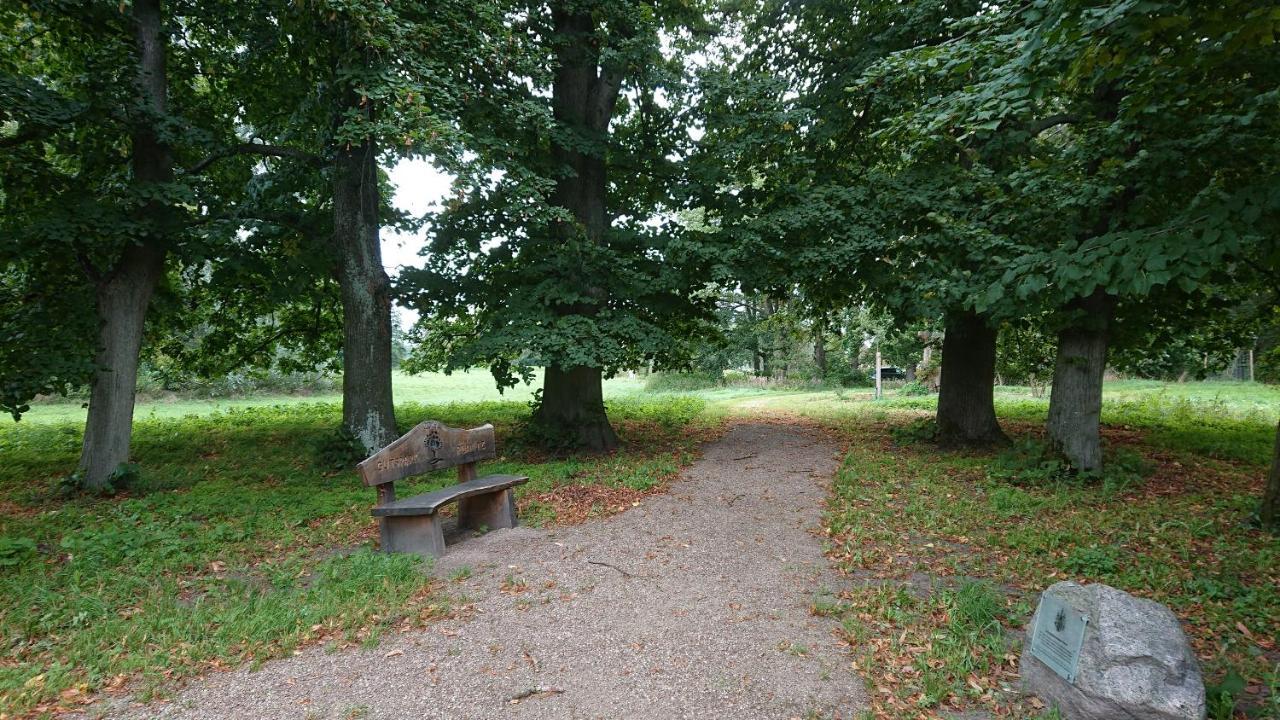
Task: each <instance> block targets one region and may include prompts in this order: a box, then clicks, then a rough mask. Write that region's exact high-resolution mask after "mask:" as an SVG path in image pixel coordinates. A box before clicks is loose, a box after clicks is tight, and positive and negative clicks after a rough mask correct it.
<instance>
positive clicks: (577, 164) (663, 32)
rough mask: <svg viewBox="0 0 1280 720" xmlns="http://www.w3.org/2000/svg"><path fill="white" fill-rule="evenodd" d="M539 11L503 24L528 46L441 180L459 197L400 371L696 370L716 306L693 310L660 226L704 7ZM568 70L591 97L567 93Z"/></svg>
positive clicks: (509, 12)
mask: <svg viewBox="0 0 1280 720" xmlns="http://www.w3.org/2000/svg"><path fill="white" fill-rule="evenodd" d="M535 7H536V9H534V10H530V11H526V9H524V8H521V7H518V6H511V7H509V8H505V13H506V14H502V15H500V19H501V20H503V21H504V22H506V23H507V24H508V25H510V26H512V27H518V28H519V29H520V32H513V33H512V34H511V37H510V38H509V43H510V47H512V48H515V50H514V51H513V53H512V54H513V56H514V57H515V60H513V63H514V64H512V65H508V66H505V67H501V68H500V70H501V73H500V74H497V77H498V78H499V79H500V80H501V82H495V86H494V88H493V91H492V92H485V93H479V94H477V95H476V96H475V97H473V98H471V100H470V102H469V103H468V105H467V108H466V111H465V112H464V113H463V116H462V122H461V125H462V129H463V131H464V133H465V141H466V142H465V144H464V145H465V149H466V150H467V151H468V152H469V153H471V155H469V156H467V157H466V159H465V162H463V161H456V162H455V161H448V162H447V168H446V169H448V170H450V171H451V172H454V173H455V174H456V176H457V180H456V181H455V190H456V195H455V197H454V199H453V200H451V201H450V202H449V203H448V204H447V205H446V207H445V208H444V211H443V212H442V213H441V214H439V215H438V216H437V217H436V218H434V219H433V221H432V222H431V224H430V226H429V227H428V232H429V247H428V248H425V249H424V251H423V255H424V258H425V267H424V268H423V269H420V270H417V269H414V270H405V271H404V272H403V273H402V275H401V277H400V279H399V282H398V284H397V292H398V294H399V298H400V300H401V301H402V302H404V303H405V304H407V305H409V306H410V307H413V308H415V309H416V310H418V311H419V312H420V313H421V317H422V320H421V321H420V323H419V324H418V326H417V327H416V328H415V329H414V331H413V333H412V336H413V339H414V340H415V342H416V343H417V348H416V350H415V352H414V354H413V355H412V356H411V357H410V359H409V361H408V362H407V363H406V368H407V369H409V370H410V371H420V370H445V371H450V370H454V369H460V368H469V367H476V366H488V367H489V368H490V369H491V371H492V372H493V374H494V377H495V379H496V381H497V383H498V385H499V386H500V387H506V386H510V385H513V384H515V383H516V382H517V381H518V379H519V378H522V377H527V376H528V374H529V373H530V372H531V369H532V367H533V366H535V365H541V366H551V367H559V368H573V367H579V366H585V367H590V368H599V369H601V370H603V372H604V374H605V375H606V376H607V375H612V374H615V373H616V372H619V371H624V370H626V369H629V368H635V367H638V366H642V365H646V364H648V363H650V362H652V363H655V364H656V365H657V366H658V367H683V366H686V365H687V364H688V361H689V359H690V352H689V350H690V340H691V339H693V338H696V337H701V336H703V335H705V334H709V333H710V328H709V327H707V320H708V319H709V318H710V316H711V313H712V304H713V300H712V298H711V297H710V295H709V294H705V293H699V292H697V291H699V290H701V289H702V288H703V286H704V285H705V283H706V282H707V280H708V276H707V272H706V270H705V266H706V262H705V260H704V257H703V253H702V251H701V249H700V248H699V247H698V246H697V244H696V243H694V242H692V241H691V240H690V238H689V237H688V236H687V235H686V234H685V233H684V232H682V230H681V228H680V226H679V224H678V223H676V222H673V221H671V220H670V219H669V218H666V217H663V216H662V215H661V214H660V213H661V212H662V210H663V209H665V208H671V207H673V206H674V203H673V202H671V200H670V195H671V192H672V189H673V187H674V185H675V183H673V182H671V181H672V178H673V175H674V173H675V168H674V166H673V164H672V162H671V161H670V160H669V159H668V158H669V157H670V156H672V155H673V154H675V153H678V152H681V151H682V150H683V149H684V146H686V145H687V144H688V143H689V137H688V134H687V132H686V131H685V129H684V128H685V127H686V122H687V121H686V120H685V119H684V118H683V117H682V113H681V108H682V104H683V103H684V102H685V94H686V89H685V77H684V74H685V71H684V68H683V58H684V57H686V55H687V52H688V50H689V49H690V48H691V47H692V46H693V45H694V44H695V42H694V41H693V39H692V38H691V37H690V36H689V33H690V32H692V30H693V29H694V28H698V29H703V27H702V26H703V25H704V24H705V22H704V21H703V19H702V18H701V16H700V13H701V11H702V6H700V5H697V4H693V5H690V4H687V3H667V2H639V1H631V2H598V1H593V2H586V3H582V2H577V3H551V4H550V7H549V8H548V7H547V6H544V5H541V4H538V5H536V6H535ZM550 9H554V11H549V10H550ZM575 22H581V23H583V24H584V25H585V26H586V27H577V26H575V25H573V23H575ZM662 38H666V39H667V40H668V42H665V43H664V42H663V40H662ZM570 66H572V68H573V69H572V70H571V71H568V72H567V74H566V76H567V75H572V74H573V73H578V72H583V73H584V75H583V77H584V78H589V79H588V80H584V81H583V82H584V83H587V84H590V85H591V87H592V88H594V89H591V90H587V89H581V92H578V90H575V87H576V86H574V85H573V84H571V83H568V84H566V83H557V78H561V74H558V72H557V70H558V67H570ZM491 72H492V71H489V70H483V71H482V75H483V76H484V77H490V73H491ZM624 85H625V86H626V88H627V92H625V93H623V92H621V88H622V86H624ZM659 96H661V97H662V98H663V99H662V100H659V99H657V98H658V97H659ZM614 99H616V103H615V102H614ZM584 103H586V104H587V105H588V106H589V107H588V109H587V111H586V112H585V113H584V112H583V108H584ZM583 117H585V118H586V119H585V120H584V119H582V118H583ZM601 121H603V125H601V126H599V127H597V126H596V125H597V124H598V123H600V122H601ZM454 160H458V159H457V158H455V159H454ZM571 185H572V186H573V188H575V189H568V188H569V187H570V186H571ZM606 185H607V193H606ZM597 205H598V206H599V207H598V209H597ZM659 220H660V221H661V222H660V223H659V222H658V221H659Z"/></svg>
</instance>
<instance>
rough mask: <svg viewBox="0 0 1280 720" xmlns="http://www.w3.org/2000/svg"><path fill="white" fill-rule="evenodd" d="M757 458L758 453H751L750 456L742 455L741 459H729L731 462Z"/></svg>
mask: <svg viewBox="0 0 1280 720" xmlns="http://www.w3.org/2000/svg"><path fill="white" fill-rule="evenodd" d="M755 456H756V453H751V454H750V455H742V456H740V457H736V458H729V459H730V460H746V459H747V458H753V457H755Z"/></svg>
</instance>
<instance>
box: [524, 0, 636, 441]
mask: <svg viewBox="0 0 1280 720" xmlns="http://www.w3.org/2000/svg"><path fill="white" fill-rule="evenodd" d="M552 16H553V22H554V24H555V36H556V39H557V45H556V75H555V80H554V83H553V85H552V90H551V106H552V112H553V114H554V116H555V119H556V121H557V122H559V123H560V124H561V125H562V126H563V127H564V128H565V129H566V131H568V132H570V133H573V134H574V135H577V136H578V139H579V141H580V142H573V143H569V144H559V143H557V144H555V145H554V146H553V147H552V155H553V158H554V160H555V164H556V165H557V166H558V167H561V168H565V169H567V170H568V171H569V172H568V173H566V174H565V175H563V176H561V177H559V178H557V180H556V187H555V191H554V192H553V194H552V202H553V203H554V204H555V205H557V206H559V207H562V208H565V209H566V210H568V211H569V212H570V214H571V215H572V216H573V219H574V220H573V222H572V223H562V224H561V227H560V228H559V229H558V232H559V233H560V234H561V236H562V237H563V238H564V239H565V240H566V241H569V240H575V241H582V240H585V241H587V242H589V243H602V242H604V234H605V230H606V228H607V227H608V224H609V219H608V215H607V213H606V208H605V200H606V190H607V171H606V167H605V158H604V155H603V147H604V145H605V143H606V141H607V139H608V132H609V121H610V119H611V118H612V117H613V111H614V108H615V106H616V104H617V100H618V91H619V90H620V89H621V82H622V78H621V76H620V75H619V74H618V73H617V72H615V71H613V70H610V69H608V68H601V67H599V65H598V63H599V51H598V49H597V45H596V43H595V40H594V38H593V37H592V36H593V34H594V32H595V29H596V27H595V20H594V19H593V18H592V16H591V13H590V12H589V11H587V10H584V9H582V8H580V7H575V6H573V5H572V4H559V3H557V4H553V7H552ZM592 145H594V146H596V147H594V148H592V147H589V146H592ZM566 246H567V247H571V246H572V243H569V242H566ZM580 286H581V287H584V288H586V290H587V292H586V294H587V295H588V296H589V297H591V298H592V301H591V302H582V303H575V304H572V305H563V306H559V307H557V308H556V312H557V313H558V314H560V315H561V316H571V315H588V316H589V315H594V314H595V313H596V312H598V311H599V309H600V307H601V306H602V305H603V304H605V302H606V301H607V297H608V291H607V289H606V288H602V287H599V286H598V285H596V284H593V278H588V277H584V278H581V285H580ZM602 382H603V374H602V372H601V370H600V368H593V367H583V366H573V367H563V366H560V365H558V364H555V363H552V364H551V365H549V366H548V367H547V368H546V374H545V376H544V378H543V386H542V405H541V407H540V409H539V411H538V413H537V416H536V420H537V422H538V423H539V424H540V425H542V428H543V430H544V431H545V432H547V433H548V434H549V435H550V436H552V437H563V438H569V439H576V441H577V442H578V443H579V445H580V447H582V448H584V449H587V450H592V451H597V452H603V451H608V450H612V449H614V448H616V447H617V446H618V437H617V435H616V434H615V433H614V432H613V428H612V427H610V425H609V419H608V417H607V416H606V415H605V411H604V401H603V388H602V384H601V383H602Z"/></svg>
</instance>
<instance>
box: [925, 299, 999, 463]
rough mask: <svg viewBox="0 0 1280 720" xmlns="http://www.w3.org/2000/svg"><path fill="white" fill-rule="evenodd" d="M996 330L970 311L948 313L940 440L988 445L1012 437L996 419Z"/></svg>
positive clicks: (938, 418) (971, 444)
mask: <svg viewBox="0 0 1280 720" xmlns="http://www.w3.org/2000/svg"><path fill="white" fill-rule="evenodd" d="M995 370H996V330H995V328H993V327H991V326H990V325H988V324H987V321H986V318H984V317H982V316H981V315H978V314H977V313H974V312H970V311H967V310H962V311H952V312H949V313H947V328H946V335H944V336H943V338H942V385H941V387H940V389H939V392H938V414H937V421H938V441H939V442H940V443H942V444H944V445H968V446H983V445H991V444H994V443H1001V442H1005V441H1007V440H1008V438H1007V437H1005V434H1004V431H1003V430H1001V429H1000V423H999V421H997V420H996V408H995V398H994V393H995Z"/></svg>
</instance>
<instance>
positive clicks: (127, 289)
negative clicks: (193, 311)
mask: <svg viewBox="0 0 1280 720" xmlns="http://www.w3.org/2000/svg"><path fill="white" fill-rule="evenodd" d="M133 21H134V43H135V46H136V49H137V53H138V73H137V79H136V82H137V86H138V93H139V95H140V97H141V98H142V100H143V104H144V106H145V107H146V110H147V111H148V115H146V116H143V117H140V118H137V119H136V120H135V123H134V129H133V130H132V132H131V138H130V139H131V141H132V149H131V158H130V161H131V163H132V165H133V183H134V186H135V187H138V188H141V187H144V186H147V185H151V184H155V183H165V182H169V181H170V180H172V179H173V159H172V155H171V153H170V151H169V147H168V146H167V145H166V144H165V143H163V142H161V141H160V139H159V138H158V137H157V135H156V132H155V123H156V122H157V121H158V119H159V118H160V117H161V116H163V115H164V114H165V113H166V112H168V106H169V102H168V77H167V73H166V63H165V52H166V48H167V40H166V37H165V34H164V27H163V22H162V17H161V10H160V0H135V2H134V3H133ZM167 214H168V213H167V208H165V207H164V206H163V205H162V204H161V203H159V202H157V201H151V202H147V203H146V204H144V205H143V206H142V208H141V209H140V211H139V220H142V221H143V222H144V223H150V227H149V228H148V230H147V233H146V235H144V236H143V237H142V238H141V239H140V241H139V243H138V244H136V245H130V246H128V247H126V248H125V249H124V250H123V251H122V252H121V254H120V258H119V259H118V260H117V261H116V264H115V266H114V267H112V268H111V269H110V270H109V271H108V272H107V273H106V274H105V275H104V276H102V277H101V278H98V279H97V286H98V288H97V298H96V299H97V305H98V306H97V314H98V320H99V328H98V352H97V355H96V357H95V364H96V365H97V369H96V370H95V371H94V375H93V379H92V380H91V381H90V394H89V414H88V418H87V420H86V422H85V428H84V444H83V446H82V448H81V452H80V462H79V465H78V467H77V469H76V474H77V475H78V476H79V479H80V483H81V485H82V486H83V487H85V488H88V489H91V490H101V489H103V488H105V487H106V485H107V483H108V481H109V480H110V477H111V474H112V473H113V472H115V470H116V469H117V468H118V467H119V466H120V465H121V464H123V463H127V462H128V461H129V443H130V441H131V439H132V436H133V403H134V395H135V394H136V392H137V388H138V356H139V353H140V352H141V350H142V332H143V327H144V325H145V323H146V316H147V306H148V305H149V304H150V303H151V296H152V294H153V293H154V292H155V288H156V285H157V284H158V283H159V282H160V278H161V276H162V275H163V273H164V260H165V255H166V249H165V244H164V238H163V229H162V228H163V226H164V219H165V216H166V215H167Z"/></svg>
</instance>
